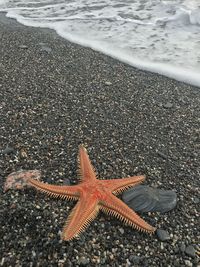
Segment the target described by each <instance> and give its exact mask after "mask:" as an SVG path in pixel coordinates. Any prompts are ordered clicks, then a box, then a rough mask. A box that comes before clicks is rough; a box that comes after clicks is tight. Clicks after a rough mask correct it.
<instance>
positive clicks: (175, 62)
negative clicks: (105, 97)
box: [0, 0, 200, 87]
mask: <svg viewBox="0 0 200 267" xmlns="http://www.w3.org/2000/svg"><path fill="white" fill-rule="evenodd" d="M0 11H4V12H7V16H8V17H10V18H15V19H16V20H17V21H18V22H20V23H22V24H24V25H27V26H34V27H47V28H51V29H54V30H55V31H56V32H57V33H58V34H59V35H60V36H62V37H63V38H66V39H67V40H69V41H71V42H75V43H78V44H80V45H83V46H87V47H91V48H92V49H94V50H97V51H100V52H102V53H104V54H107V55H110V56H112V57H114V58H116V59H119V60H121V61H123V62H125V63H128V64H130V65H132V66H134V67H137V68H140V69H144V70H147V71H151V72H156V73H160V74H163V75H166V76H168V77H171V78H174V79H177V80H179V81H183V82H186V83H190V84H193V85H196V86H198V87H200V49H199V48H200V6H199V4H198V0H197V1H196V0H193V1H192V0H190V1H187V0H185V1H184V0H176V1H174V0H171V1H164V0H163V1H160V0H152V1H144V3H141V1H139V0H136V1H134V2H133V1H128V0H125V1H123V2H122V1H120V0H115V1H112V0H102V1H96V0H76V1H73V0H68V1H66V0H57V1H56V4H55V1H50V0H37V1H34V2H33V1H28V0H26V1H25V0H21V1H11V0H4V1H2V0H0Z"/></svg>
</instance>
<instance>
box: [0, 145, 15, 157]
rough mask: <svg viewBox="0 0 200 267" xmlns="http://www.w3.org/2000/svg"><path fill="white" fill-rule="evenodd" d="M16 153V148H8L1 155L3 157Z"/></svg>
mask: <svg viewBox="0 0 200 267" xmlns="http://www.w3.org/2000/svg"><path fill="white" fill-rule="evenodd" d="M14 151H15V150H14V148H12V147H8V146H7V147H6V148H5V149H4V150H3V151H2V152H1V153H2V154H3V155H9V154H11V153H14Z"/></svg>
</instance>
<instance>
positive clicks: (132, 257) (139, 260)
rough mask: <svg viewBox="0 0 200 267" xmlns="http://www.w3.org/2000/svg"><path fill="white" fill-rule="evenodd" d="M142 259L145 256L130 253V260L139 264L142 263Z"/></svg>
mask: <svg viewBox="0 0 200 267" xmlns="http://www.w3.org/2000/svg"><path fill="white" fill-rule="evenodd" d="M142 260H143V257H139V256H136V255H130V257H129V261H130V262H131V263H134V264H139V263H141V261H142Z"/></svg>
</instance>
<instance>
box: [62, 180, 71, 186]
mask: <svg viewBox="0 0 200 267" xmlns="http://www.w3.org/2000/svg"><path fill="white" fill-rule="evenodd" d="M63 185H71V182H70V180H69V179H68V178H65V179H64V180H63Z"/></svg>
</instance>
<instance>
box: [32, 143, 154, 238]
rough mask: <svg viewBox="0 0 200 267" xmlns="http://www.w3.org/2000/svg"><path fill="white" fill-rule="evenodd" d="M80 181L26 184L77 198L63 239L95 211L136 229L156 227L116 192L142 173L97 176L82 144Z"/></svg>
mask: <svg viewBox="0 0 200 267" xmlns="http://www.w3.org/2000/svg"><path fill="white" fill-rule="evenodd" d="M78 161H79V176H80V183H79V184H77V185H73V186H60V185H51V184H47V183H43V182H40V181H38V180H35V179H32V178H29V179H28V183H29V185H31V186H33V187H35V188H36V189H37V190H39V191H41V192H43V193H47V194H48V195H49V196H52V197H61V198H65V199H69V200H78V202H77V204H76V206H75V207H74V208H73V210H72V212H71V214H70V215H69V217H68V219H67V222H66V224H65V226H64V228H63V232H62V239H63V240H71V239H73V238H75V237H77V236H79V234H80V233H81V232H83V231H84V230H85V229H86V227H87V226H88V225H89V224H90V223H91V221H92V220H94V219H95V217H96V216H97V214H98V212H99V211H100V210H102V211H103V212H105V213H108V214H110V215H114V216H116V217H117V218H118V219H120V220H122V221H124V222H125V223H126V224H128V225H130V226H131V227H133V228H136V229H137V230H141V231H144V232H147V233H150V234H151V233H153V232H154V231H155V228H154V227H152V226H151V225H149V224H148V223H146V222H145V221H144V220H143V219H142V218H140V217H139V216H138V215H137V214H136V213H135V212H134V211H133V210H132V209H130V208H129V207H128V206H127V205H126V204H125V203H124V202H122V201H121V200H120V199H119V198H117V197H116V196H115V195H118V194H119V193H121V192H122V191H123V190H125V189H127V188H129V187H131V186H135V185H137V184H139V183H141V182H142V181H143V180H144V179H145V176H133V177H128V178H123V179H111V180H99V179H97V175H96V173H95V170H94V168H93V166H92V164H91V161H90V159H89V156H88V154H87V151H86V149H85V147H84V146H82V145H80V147H79V157H78Z"/></svg>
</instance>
